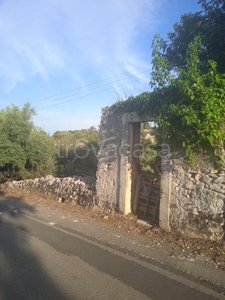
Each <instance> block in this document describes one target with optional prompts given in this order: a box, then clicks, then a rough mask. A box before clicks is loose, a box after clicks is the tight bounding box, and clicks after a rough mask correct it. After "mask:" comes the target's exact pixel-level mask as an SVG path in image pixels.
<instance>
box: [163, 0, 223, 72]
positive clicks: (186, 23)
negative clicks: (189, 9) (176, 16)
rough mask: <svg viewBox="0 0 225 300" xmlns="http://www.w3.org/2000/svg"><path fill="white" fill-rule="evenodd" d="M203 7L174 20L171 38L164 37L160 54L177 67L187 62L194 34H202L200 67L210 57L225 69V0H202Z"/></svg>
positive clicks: (219, 66) (200, 2)
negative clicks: (188, 49) (187, 52)
mask: <svg viewBox="0 0 225 300" xmlns="http://www.w3.org/2000/svg"><path fill="white" fill-rule="evenodd" d="M198 3H199V4H200V5H201V8H202V9H201V10H200V11H198V12H196V13H186V14H184V15H182V16H181V17H180V22H179V23H175V24H174V26H173V31H171V32H169V33H168V39H167V40H166V41H163V47H161V52H160V53H161V54H163V55H164V56H165V57H166V58H167V61H168V64H169V66H170V69H172V70H175V71H177V70H178V69H179V68H180V67H184V66H185V63H186V51H187V48H188V45H189V43H190V42H192V41H193V39H194V38H195V36H199V37H200V38H201V50H202V51H201V54H200V61H201V68H203V69H204V67H206V69H207V63H208V60H209V59H211V60H214V61H216V62H217V64H218V71H219V72H220V73H224V72H225V35H224V30H225V2H224V0H211V1H209V0H199V1H198Z"/></svg>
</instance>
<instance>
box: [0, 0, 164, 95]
mask: <svg viewBox="0 0 225 300" xmlns="http://www.w3.org/2000/svg"><path fill="white" fill-rule="evenodd" d="M165 1H166V0H151V1H149V0H135V1H131V0H108V1H102V0H95V1H91V0H82V1H81V0H76V1H74V0H64V1H61V0H39V1H30V0H11V1H4V2H3V3H2V4H0V39H1V45H2V46H1V52H0V65H1V68H0V79H1V80H0V81H1V82H2V83H1V86H0V87H1V88H2V89H4V90H5V91H7V90H11V89H13V88H14V87H15V86H17V85H18V84H19V83H21V82H25V81H28V80H29V79H30V78H33V77H35V76H39V77H41V78H42V80H43V81H48V80H51V76H52V75H54V74H55V73H56V72H64V73H66V74H68V76H70V77H71V78H73V80H74V81H76V82H77V83H79V84H82V85H84V84H85V78H87V76H88V75H90V73H92V76H97V78H104V77H106V76H109V75H111V76H112V75H114V74H118V73H121V72H124V71H131V70H132V69H135V68H136V67H138V66H140V65H145V64H146V60H145V59H144V55H143V53H141V51H140V45H138V39H139V35H140V32H141V31H142V30H143V28H145V29H146V30H147V31H148V30H149V31H150V30H151V29H152V28H153V27H154V26H155V22H157V11H158V10H159V9H160V6H161V5H162V3H163V2H165ZM146 38H147V37H146ZM149 51H150V49H149ZM131 74H132V75H133V76H136V75H135V73H132V72H131ZM137 78H138V77H137ZM139 79H140V80H141V78H139Z"/></svg>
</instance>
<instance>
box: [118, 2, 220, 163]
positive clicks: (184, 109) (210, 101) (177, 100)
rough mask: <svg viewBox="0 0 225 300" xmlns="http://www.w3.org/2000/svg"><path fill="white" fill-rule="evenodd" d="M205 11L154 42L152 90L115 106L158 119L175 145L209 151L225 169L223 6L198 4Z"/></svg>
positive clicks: (188, 152) (185, 17) (187, 17)
mask: <svg viewBox="0 0 225 300" xmlns="http://www.w3.org/2000/svg"><path fill="white" fill-rule="evenodd" d="M199 3H200V4H201V5H202V8H203V11H202V12H196V13H195V14H185V15H183V16H181V20H180V23H176V24H175V25H174V31H173V32H170V33H169V34H168V39H169V40H168V41H164V40H163V39H162V38H161V37H160V36H159V35H156V36H155V38H154V40H153V43H152V55H153V60H152V63H153V67H152V73H151V81H150V85H151V86H152V87H153V88H154V91H153V92H151V93H150V92H146V93H142V94H141V95H138V96H136V97H130V98H129V99H128V100H127V101H125V102H120V103H117V104H115V105H114V106H113V109H114V110H115V111H116V110H118V109H120V111H121V113H123V112H131V111H137V112H138V113H139V114H140V115H143V116H150V117H151V116H154V117H155V119H156V123H157V124H158V130H162V129H163V130H164V133H165V136H166V137H167V138H168V140H170V141H171V143H172V144H177V145H180V146H181V145H182V146H183V147H184V148H185V149H186V155H187V160H188V162H189V163H192V164H194V158H195V155H194V154H195V152H196V151H201V152H207V153H210V154H211V155H212V156H213V157H214V158H215V162H216V165H217V166H218V167H224V166H225V150H224V149H225V127H224V120H225V51H224V49H225V35H224V34H223V32H224V30H225V3H224V1H222V0H211V1H206V0H200V1H199Z"/></svg>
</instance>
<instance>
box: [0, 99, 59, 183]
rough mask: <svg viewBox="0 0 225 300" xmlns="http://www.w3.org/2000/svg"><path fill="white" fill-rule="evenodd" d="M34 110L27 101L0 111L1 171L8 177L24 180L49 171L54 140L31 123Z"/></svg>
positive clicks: (52, 169)
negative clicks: (22, 104) (21, 104)
mask: <svg viewBox="0 0 225 300" xmlns="http://www.w3.org/2000/svg"><path fill="white" fill-rule="evenodd" d="M34 115H35V110H34V109H33V108H32V107H31V106H30V104H29V103H26V104H25V105H24V106H23V107H22V108H21V109H20V108H19V107H18V106H16V105H12V106H11V107H6V109H3V110H1V111H0V151H1V156H0V171H1V172H6V174H7V177H11V178H15V179H23V178H27V177H33V176H34V172H35V175H36V176H40V175H46V174H49V173H50V174H52V173H53V171H54V159H53V155H54V154H55V145H54V140H53V139H52V138H51V137H49V136H48V135H47V134H46V133H44V132H43V131H40V130H37V128H36V127H35V125H34V124H33V122H32V117H33V116H34Z"/></svg>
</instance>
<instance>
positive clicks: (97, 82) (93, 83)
mask: <svg viewBox="0 0 225 300" xmlns="http://www.w3.org/2000/svg"><path fill="white" fill-rule="evenodd" d="M146 67H147V66H146V65H145V66H141V67H139V68H135V69H132V70H130V71H127V72H123V73H120V74H117V75H115V76H111V77H108V78H105V79H103V80H100V81H96V82H92V83H89V84H87V85H84V86H82V87H77V88H74V89H71V90H68V91H65V92H61V93H58V94H54V95H51V96H47V97H44V98H40V99H37V100H34V101H31V102H30V103H32V104H33V103H36V102H40V101H43V100H47V99H50V98H53V97H57V96H60V95H63V94H67V93H70V92H73V91H76V90H79V89H81V88H86V87H89V86H92V85H95V84H99V83H101V82H104V81H107V80H111V79H113V78H116V77H119V76H122V75H125V74H128V73H131V72H134V71H137V70H140V69H143V68H146ZM133 76H134V75H133Z"/></svg>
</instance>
